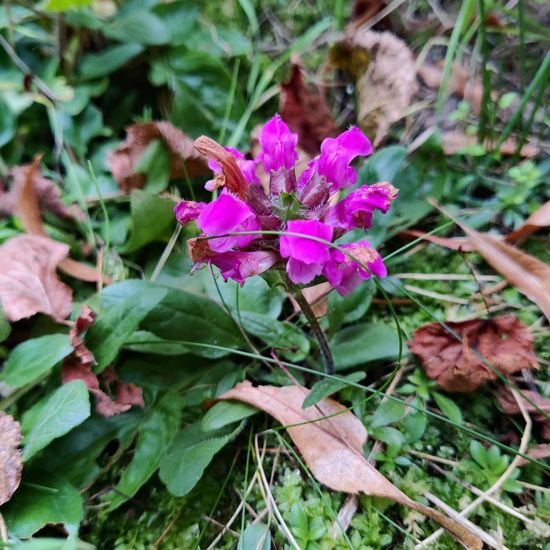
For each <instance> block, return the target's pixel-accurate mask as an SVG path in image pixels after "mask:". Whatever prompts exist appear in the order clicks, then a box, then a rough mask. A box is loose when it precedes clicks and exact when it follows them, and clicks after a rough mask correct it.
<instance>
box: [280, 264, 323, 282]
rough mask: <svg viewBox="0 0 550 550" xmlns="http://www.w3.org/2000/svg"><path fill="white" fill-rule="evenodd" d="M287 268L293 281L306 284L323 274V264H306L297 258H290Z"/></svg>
mask: <svg viewBox="0 0 550 550" xmlns="http://www.w3.org/2000/svg"><path fill="white" fill-rule="evenodd" d="M286 270H287V273H288V276H289V277H290V280H291V281H292V282H293V283H297V284H302V285H305V284H307V283H310V282H311V281H313V279H315V277H316V276H317V275H320V274H321V272H322V271H323V264H321V263H314V264H306V263H304V262H301V261H300V260H297V259H296V258H290V259H289V260H288V262H287V264H286Z"/></svg>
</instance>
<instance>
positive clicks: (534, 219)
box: [506, 201, 550, 242]
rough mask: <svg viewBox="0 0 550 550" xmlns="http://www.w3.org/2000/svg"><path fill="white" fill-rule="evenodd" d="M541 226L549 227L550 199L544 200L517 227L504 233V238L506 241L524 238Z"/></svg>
mask: <svg viewBox="0 0 550 550" xmlns="http://www.w3.org/2000/svg"><path fill="white" fill-rule="evenodd" d="M543 227H550V201H548V202H545V203H544V204H543V205H542V206H541V207H540V208H538V209H537V210H535V211H534V212H533V213H532V214H531V215H530V216H529V217H528V218H527V219H526V220H525V222H524V224H523V225H522V226H521V227H520V228H519V229H516V230H515V231H512V233H510V234H508V235H506V240H507V241H508V242H515V241H519V240H522V239H525V238H526V237H528V236H529V235H531V234H532V233H535V232H537V231H538V230H539V229H541V228H543Z"/></svg>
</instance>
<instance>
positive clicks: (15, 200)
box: [0, 159, 84, 220]
mask: <svg viewBox="0 0 550 550" xmlns="http://www.w3.org/2000/svg"><path fill="white" fill-rule="evenodd" d="M38 160H39V159H38ZM8 175H9V176H10V177H11V186H10V188H9V191H6V190H4V189H3V188H2V186H1V185H0V218H2V217H5V216H13V215H14V214H16V213H17V209H18V204H19V203H20V199H21V194H22V192H23V188H24V187H25V185H26V184H27V185H28V183H26V181H27V179H28V178H29V175H30V177H31V182H32V184H33V187H34V189H35V192H36V195H37V199H38V207H39V209H40V212H41V213H42V214H44V213H45V212H51V213H52V214H55V215H56V216H59V217H60V218H64V219H77V220H83V219H84V214H83V213H82V210H80V208H78V206H76V205H72V206H66V205H65V204H64V203H63V202H62V201H61V191H60V189H59V187H57V185H56V183H55V182H54V181H52V180H50V179H48V178H45V177H44V176H43V175H42V174H41V173H40V170H39V165H38V163H36V161H35V162H33V163H32V164H25V165H22V166H15V167H13V168H11V169H10V170H9V172H8Z"/></svg>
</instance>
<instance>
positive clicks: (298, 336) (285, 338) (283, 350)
mask: <svg viewBox="0 0 550 550" xmlns="http://www.w3.org/2000/svg"><path fill="white" fill-rule="evenodd" d="M239 321H241V322H242V325H243V328H244V330H246V332H248V333H249V334H252V335H253V336H256V337H257V338H260V339H261V340H263V341H264V342H265V343H266V344H267V345H268V346H272V347H274V348H278V349H277V353H278V354H280V355H282V356H283V357H286V358H288V359H290V360H291V361H300V360H302V359H304V358H305V357H307V354H308V353H309V348H310V345H309V339H308V338H307V336H306V335H305V334H304V333H303V332H302V330H301V329H300V328H299V327H297V326H296V325H294V324H292V323H289V322H288V321H277V320H275V319H272V318H270V317H267V316H266V315H262V314H261V313H254V312H252V311H243V312H241V315H240V317H239Z"/></svg>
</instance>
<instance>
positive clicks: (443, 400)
mask: <svg viewBox="0 0 550 550" xmlns="http://www.w3.org/2000/svg"><path fill="white" fill-rule="evenodd" d="M432 397H433V398H434V400H435V402H436V403H437V406H438V407H439V408H440V409H441V412H442V413H443V414H444V415H445V416H446V417H447V418H448V419H449V420H451V421H453V422H454V423H455V424H458V425H460V426H461V425H462V412H461V411H460V408H459V407H458V405H457V404H456V403H455V402H454V401H453V400H452V399H449V398H448V397H445V396H444V395H443V394H441V393H439V392H432Z"/></svg>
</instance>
